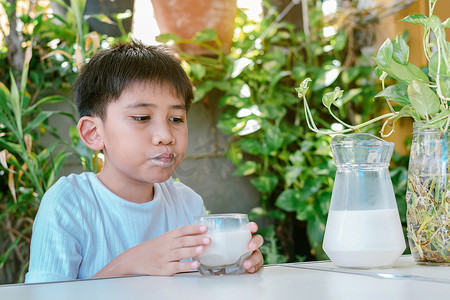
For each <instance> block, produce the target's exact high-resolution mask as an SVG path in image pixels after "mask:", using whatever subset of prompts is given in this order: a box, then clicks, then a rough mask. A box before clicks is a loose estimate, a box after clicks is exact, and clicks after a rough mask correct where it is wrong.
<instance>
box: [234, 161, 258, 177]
mask: <svg viewBox="0 0 450 300" xmlns="http://www.w3.org/2000/svg"><path fill="white" fill-rule="evenodd" d="M257 170H258V164H257V163H256V162H254V161H251V160H248V161H246V162H245V163H243V164H241V165H240V166H239V167H238V168H237V169H236V170H235V171H234V172H233V175H236V176H248V175H252V174H254V173H255V172H256V171H257Z"/></svg>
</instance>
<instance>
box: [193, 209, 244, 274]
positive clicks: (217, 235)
mask: <svg viewBox="0 0 450 300" xmlns="http://www.w3.org/2000/svg"><path fill="white" fill-rule="evenodd" d="M194 223H195V224H200V225H206V226H207V227H208V232H207V233H206V234H205V235H206V236H208V237H210V238H211V244H209V245H208V246H206V249H205V252H204V253H203V254H202V255H199V256H198V257H196V258H195V259H196V260H198V261H199V262H200V267H199V268H198V271H199V272H200V273H201V274H203V275H228V274H240V273H243V272H244V271H245V268H244V267H243V266H242V263H243V262H244V261H245V260H246V259H247V258H249V257H250V255H251V251H250V250H249V249H248V244H249V243H250V240H251V238H252V234H251V232H250V228H249V226H248V217H247V215H246V214H235V213H232V214H211V215H205V216H197V217H195V218H194Z"/></svg>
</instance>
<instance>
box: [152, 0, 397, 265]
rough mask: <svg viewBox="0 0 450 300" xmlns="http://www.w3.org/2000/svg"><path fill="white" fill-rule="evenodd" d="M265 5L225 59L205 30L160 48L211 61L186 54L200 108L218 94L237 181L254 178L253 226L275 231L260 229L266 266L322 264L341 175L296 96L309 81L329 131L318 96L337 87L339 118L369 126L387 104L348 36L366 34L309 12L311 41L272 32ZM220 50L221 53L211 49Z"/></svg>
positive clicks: (239, 21)
mask: <svg viewBox="0 0 450 300" xmlns="http://www.w3.org/2000/svg"><path fill="white" fill-rule="evenodd" d="M264 5H265V12H266V13H265V15H264V17H263V18H262V20H261V21H252V20H249V19H248V18H247V16H246V14H245V13H244V12H243V11H240V12H239V15H238V17H237V18H236V30H235V36H234V43H233V47H232V48H231V51H230V53H229V54H225V53H223V52H221V51H219V50H217V49H220V47H219V46H220V42H219V41H218V40H217V35H216V33H215V32H214V31H213V30H208V29H207V30H204V31H202V32H199V33H198V34H197V35H196V36H194V38H193V39H192V40H189V41H187V40H181V39H179V38H178V37H177V36H176V35H174V34H164V35H160V36H159V37H158V40H159V41H161V42H165V43H170V44H175V45H177V44H184V43H194V44H197V45H200V46H204V47H205V48H207V49H209V50H210V51H211V55H210V56H195V55H190V54H189V53H186V52H183V51H181V52H180V53H181V56H182V58H183V59H184V67H185V69H186V71H187V72H188V74H189V76H190V77H191V79H192V81H193V82H194V85H195V88H196V98H195V100H196V101H208V95H209V94H208V93H209V92H210V91H212V90H214V89H217V90H220V91H221V93H222V94H221V95H222V96H221V98H220V100H219V102H218V104H219V106H220V109H221V115H220V118H219V121H218V124H217V126H218V128H219V129H220V130H221V131H223V132H224V133H226V134H227V135H229V136H232V137H233V138H232V140H231V142H230V143H229V147H228V152H227V156H228V158H229V159H230V160H231V161H232V162H233V164H235V165H236V170H235V172H234V174H235V175H237V176H246V177H248V178H249V180H250V182H251V183H252V185H253V186H254V187H255V189H257V190H258V191H259V192H260V195H261V198H260V206H259V207H256V208H255V209H254V210H253V212H252V215H251V217H252V218H261V217H263V218H265V219H266V220H267V221H268V224H269V226H267V227H266V228H262V229H261V233H262V234H263V235H264V236H265V238H266V240H268V242H267V243H266V245H265V246H264V247H263V249H262V250H263V253H264V254H265V258H266V263H278V262H285V261H295V260H297V259H298V257H302V259H326V258H327V257H326V254H325V253H324V252H323V250H322V241H323V235H324V230H325V224H326V220H327V214H328V208H329V203H330V199H331V193H332V188H333V182H334V175H335V172H336V168H335V164H334V161H333V159H332V156H331V152H330V148H329V142H330V140H331V137H330V136H327V135H316V134H315V133H313V132H311V131H310V130H309V129H308V128H307V126H306V120H305V115H304V110H303V104H302V103H300V102H299V99H298V98H297V95H296V92H295V90H294V87H295V86H296V85H298V83H299V82H300V81H301V80H303V79H304V78H305V77H310V78H312V82H311V85H310V93H311V94H310V95H308V97H309V99H311V103H312V104H310V109H311V112H312V114H313V116H314V120H316V122H318V123H320V124H321V125H323V126H325V127H330V126H331V125H332V123H333V120H332V118H331V117H330V115H329V113H328V112H327V111H326V109H325V107H324V106H323V105H322V95H323V94H324V93H326V92H329V91H332V90H334V89H335V87H336V86H339V87H342V88H343V89H345V93H344V94H343V97H342V98H341V99H340V100H339V103H335V105H337V107H338V108H339V110H340V113H341V116H342V117H343V118H345V119H349V120H350V122H357V121H359V120H361V119H363V120H364V119H368V118H369V117H370V116H371V115H372V114H376V113H377V112H378V111H379V109H380V108H381V104H382V102H381V101H379V102H376V101H370V100H371V99H373V97H374V95H376V94H377V92H378V89H379V88H380V87H379V83H377V81H376V76H375V75H374V74H373V69H374V63H373V61H372V60H371V59H370V58H369V55H367V53H363V50H364V47H365V46H368V48H370V46H371V44H360V45H357V44H356V43H355V39H354V37H353V36H352V38H351V39H350V38H349V34H352V35H358V34H359V35H361V34H363V33H362V32H357V31H355V27H353V28H349V27H345V26H344V25H345V24H343V25H342V26H339V24H336V22H337V21H336V20H337V19H339V18H335V19H329V18H328V19H327V18H326V17H325V16H324V15H323V14H322V10H321V8H320V7H318V6H315V5H313V4H312V3H311V2H310V7H309V28H310V34H309V35H306V34H305V33H304V32H303V31H295V30H294V26H293V25H292V24H288V23H285V22H275V19H276V17H277V16H278V12H277V11H276V9H274V7H271V6H270V4H269V3H267V2H264ZM353 12H354V13H356V10H353ZM352 17H354V19H355V20H356V19H357V17H358V16H357V15H355V16H352V15H351V14H350V15H349V16H348V18H352ZM340 19H341V20H342V18H340ZM348 24H351V22H349V23H348ZM329 26H333V27H334V28H337V30H336V32H335V33H333V34H330V35H324V32H326V30H324V29H325V28H329ZM350 29H353V30H354V31H351V30H350ZM361 30H363V29H361ZM214 43H216V45H217V47H214V46H211V45H214ZM350 43H352V44H350ZM349 56H351V57H349ZM350 100H351V102H350ZM377 130H379V124H375V125H374V126H372V127H371V128H367V129H366V131H368V132H370V133H374V134H377V132H376V131H377ZM394 159H395V160H396V161H397V162H398V165H399V166H400V167H401V166H403V169H401V168H397V169H396V170H395V171H394V173H393V180H394V181H395V182H394V185H395V186H396V189H397V195H398V196H399V198H398V199H401V200H400V202H401V201H402V200H403V201H404V186H405V184H406V181H405V174H406V173H405V170H406V168H405V167H404V166H405V165H404V163H405V160H404V159H403V158H402V157H400V156H399V155H396V156H395V157H394ZM401 209H404V206H402V207H401ZM403 215H404V213H403ZM274 242H275V243H274Z"/></svg>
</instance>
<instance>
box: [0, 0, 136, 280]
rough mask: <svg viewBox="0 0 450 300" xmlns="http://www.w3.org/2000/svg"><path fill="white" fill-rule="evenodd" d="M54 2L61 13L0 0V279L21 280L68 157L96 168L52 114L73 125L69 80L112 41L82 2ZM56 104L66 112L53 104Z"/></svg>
mask: <svg viewBox="0 0 450 300" xmlns="http://www.w3.org/2000/svg"><path fill="white" fill-rule="evenodd" d="M54 3H57V4H59V5H62V6H63V7H65V15H56V14H54V13H52V11H51V7H50V5H49V2H48V1H37V2H35V1H5V0H1V1H0V4H1V6H0V8H1V9H3V13H4V15H5V16H7V22H5V23H2V24H0V27H1V29H2V30H1V33H2V35H1V36H2V39H1V40H0V45H1V48H0V66H2V68H1V69H0V108H1V110H2V114H1V115H0V147H1V148H0V163H1V164H0V186H1V192H0V197H1V198H0V241H1V243H0V283H13V282H21V281H23V280H24V274H25V272H26V270H27V266H28V257H29V244H30V239H31V228H32V224H33V220H34V217H35V215H36V212H37V209H38V207H39V203H40V200H41V198H42V196H43V194H44V193H45V191H46V190H47V189H48V188H50V186H51V185H52V184H53V183H54V182H55V181H56V180H57V179H58V174H59V171H60V170H61V167H62V165H63V163H64V162H65V160H66V159H67V157H68V156H69V155H71V154H72V153H75V154H76V155H77V156H78V157H79V158H80V159H81V163H82V165H83V166H84V167H85V168H86V169H87V170H96V169H97V168H98V167H100V166H99V162H100V160H99V159H98V157H97V156H96V153H93V152H92V151H89V150H88V149H87V148H86V147H84V145H83V144H82V143H81V142H80V141H79V139H78V135H77V133H76V130H73V129H72V130H71V133H70V137H71V140H64V139H63V138H62V137H61V136H60V135H59V134H60V132H58V130H57V128H55V127H54V126H51V125H50V123H49V119H50V118H52V116H53V115H55V114H60V115H64V116H66V117H67V118H69V120H72V121H73V122H74V124H75V123H76V116H75V115H74V114H75V108H74V107H73V104H72V102H71V101H68V99H69V93H70V87H71V83H72V82H73V80H74V79H75V77H76V76H77V74H78V72H79V69H80V68H81V66H82V64H83V63H84V62H85V61H86V60H87V59H88V58H89V57H91V56H92V55H93V54H94V53H95V52H96V51H97V50H98V49H99V48H102V47H107V46H109V44H110V43H112V42H114V41H115V39H112V38H109V37H107V36H104V35H103V36H102V35H99V34H98V33H96V32H91V31H90V30H89V28H88V26H87V23H86V22H85V20H86V18H87V17H86V16H83V11H84V5H85V1H83V0H72V1H70V2H68V4H66V2H63V1H54ZM96 17H97V18H102V16H96ZM125 17H126V16H117V20H121V18H122V19H123V18H125ZM126 38H127V36H122V37H120V39H126ZM57 102H60V103H64V104H65V105H63V107H65V109H64V111H55V109H53V108H52V107H53V105H54V104H55V103H57ZM44 136H53V139H50V142H49V141H48V140H49V139H47V142H45V141H44Z"/></svg>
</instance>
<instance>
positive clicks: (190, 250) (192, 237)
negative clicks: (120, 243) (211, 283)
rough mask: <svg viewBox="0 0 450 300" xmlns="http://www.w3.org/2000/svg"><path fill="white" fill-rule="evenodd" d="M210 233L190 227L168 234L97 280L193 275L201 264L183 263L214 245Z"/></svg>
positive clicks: (131, 251)
mask: <svg viewBox="0 0 450 300" xmlns="http://www.w3.org/2000/svg"><path fill="white" fill-rule="evenodd" d="M207 230H208V229H207V227H206V226H202V225H187V226H183V227H179V228H176V229H174V230H171V231H169V232H166V233H164V234H162V235H160V236H158V237H157V238H154V239H152V240H149V241H146V242H143V243H141V244H139V245H137V246H135V247H133V248H130V249H128V250H126V251H124V252H123V253H121V254H120V255H119V256H117V257H116V258H115V259H114V260H112V261H111V262H110V263H109V264H108V265H106V267H104V268H103V269H102V270H100V271H99V272H98V273H97V274H96V275H95V276H94V277H111V276H124V275H173V274H176V273H180V272H187V271H192V270H194V269H196V268H198V266H199V262H198V261H188V262H180V260H182V259H185V258H191V257H195V256H198V255H200V254H202V253H203V252H205V246H206V245H209V244H210V243H211V239H210V238H209V237H206V236H203V234H204V233H205V232H206V231H207Z"/></svg>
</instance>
